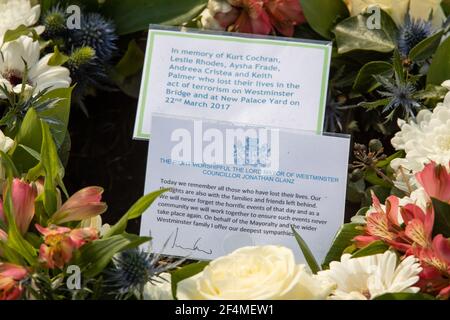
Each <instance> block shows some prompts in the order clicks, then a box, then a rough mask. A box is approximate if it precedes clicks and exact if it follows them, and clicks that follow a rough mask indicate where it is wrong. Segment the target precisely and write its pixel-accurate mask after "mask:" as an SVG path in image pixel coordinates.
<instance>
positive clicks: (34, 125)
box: [12, 108, 42, 173]
mask: <svg viewBox="0 0 450 320" xmlns="http://www.w3.org/2000/svg"><path fill="white" fill-rule="evenodd" d="M15 141H16V145H24V146H26V147H28V148H30V149H33V150H41V145H42V129H41V122H40V120H39V117H38V115H37V113H36V110H34V109H33V108H30V109H29V110H28V112H27V114H26V115H25V118H24V119H23V122H22V125H21V126H20V129H19V132H18V133H17V135H16V138H15ZM12 160H13V162H14V163H15V164H16V166H17V169H18V170H19V172H20V173H25V172H28V170H30V169H31V168H33V167H35V166H36V164H37V163H38V161H37V160H36V159H35V158H34V157H33V156H31V155H30V154H29V153H28V152H27V151H25V150H24V149H23V148H17V147H16V148H15V149H14V151H13V154H12Z"/></svg>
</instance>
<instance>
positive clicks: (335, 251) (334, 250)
mask: <svg viewBox="0 0 450 320" xmlns="http://www.w3.org/2000/svg"><path fill="white" fill-rule="evenodd" d="M357 227H360V225H359V224H355V223H347V224H344V225H343V226H342V227H341V229H340V230H339V231H338V233H337V236H336V238H335V239H334V241H333V244H332V245H331V248H330V250H329V251H328V253H327V255H326V257H325V260H324V262H323V264H322V266H323V267H324V268H325V267H327V266H328V265H329V264H330V262H332V261H339V260H341V256H342V254H343V252H344V250H345V249H346V248H347V247H348V246H350V245H351V244H352V240H353V238H355V237H356V236H359V235H361V234H362V230H359V229H357Z"/></svg>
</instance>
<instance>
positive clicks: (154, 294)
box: [144, 273, 173, 300]
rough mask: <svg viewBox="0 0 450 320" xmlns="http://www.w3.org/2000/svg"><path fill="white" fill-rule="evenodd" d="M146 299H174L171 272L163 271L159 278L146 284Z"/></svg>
mask: <svg viewBox="0 0 450 320" xmlns="http://www.w3.org/2000/svg"><path fill="white" fill-rule="evenodd" d="M144 300H173V296H172V285H171V276H170V274H169V273H161V274H160V275H159V279H156V280H154V281H153V283H151V282H149V283H147V284H146V285H145V287H144Z"/></svg>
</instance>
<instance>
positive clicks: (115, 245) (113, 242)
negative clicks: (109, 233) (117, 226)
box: [74, 233, 150, 278]
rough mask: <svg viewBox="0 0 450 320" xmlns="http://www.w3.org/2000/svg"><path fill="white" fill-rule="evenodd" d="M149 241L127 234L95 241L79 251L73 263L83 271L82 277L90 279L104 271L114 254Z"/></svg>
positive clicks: (146, 238) (145, 238)
mask: <svg viewBox="0 0 450 320" xmlns="http://www.w3.org/2000/svg"><path fill="white" fill-rule="evenodd" d="M149 240H150V238H148V237H139V236H137V235H133V234H127V233H123V234H119V235H115V236H113V237H110V238H108V239H100V240H96V241H94V242H91V243H88V244H86V245H85V246H83V247H82V248H81V249H80V252H79V256H78V257H77V258H76V259H75V261H74V263H75V264H76V265H78V266H79V267H80V268H81V269H82V270H83V276H84V277H87V278H92V277H95V276H96V275H98V274H99V273H101V272H102V271H103V269H105V267H106V266H107V265H108V264H109V262H110V261H111V259H112V258H113V257H114V255H115V254H116V253H118V252H120V251H123V250H126V249H131V248H134V247H138V246H140V245H141V244H143V243H145V242H147V241H149Z"/></svg>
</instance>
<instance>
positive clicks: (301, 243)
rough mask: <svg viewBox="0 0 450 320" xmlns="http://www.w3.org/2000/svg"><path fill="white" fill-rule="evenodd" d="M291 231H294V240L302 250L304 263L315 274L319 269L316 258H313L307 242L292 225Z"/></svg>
mask: <svg viewBox="0 0 450 320" xmlns="http://www.w3.org/2000/svg"><path fill="white" fill-rule="evenodd" d="M291 229H292V232H293V233H294V237H295V240H296V241H297V243H298V245H299V247H300V250H302V253H303V256H304V257H305V260H306V263H307V264H308V266H309V268H310V269H311V271H312V273H314V274H317V272H319V271H320V266H319V264H318V263H317V261H316V258H314V255H313V253H312V252H311V250H310V249H309V247H308V244H307V243H306V242H305V240H303V238H302V237H301V236H300V234H299V233H298V232H297V231H296V230H295V229H294V227H293V226H291Z"/></svg>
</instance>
